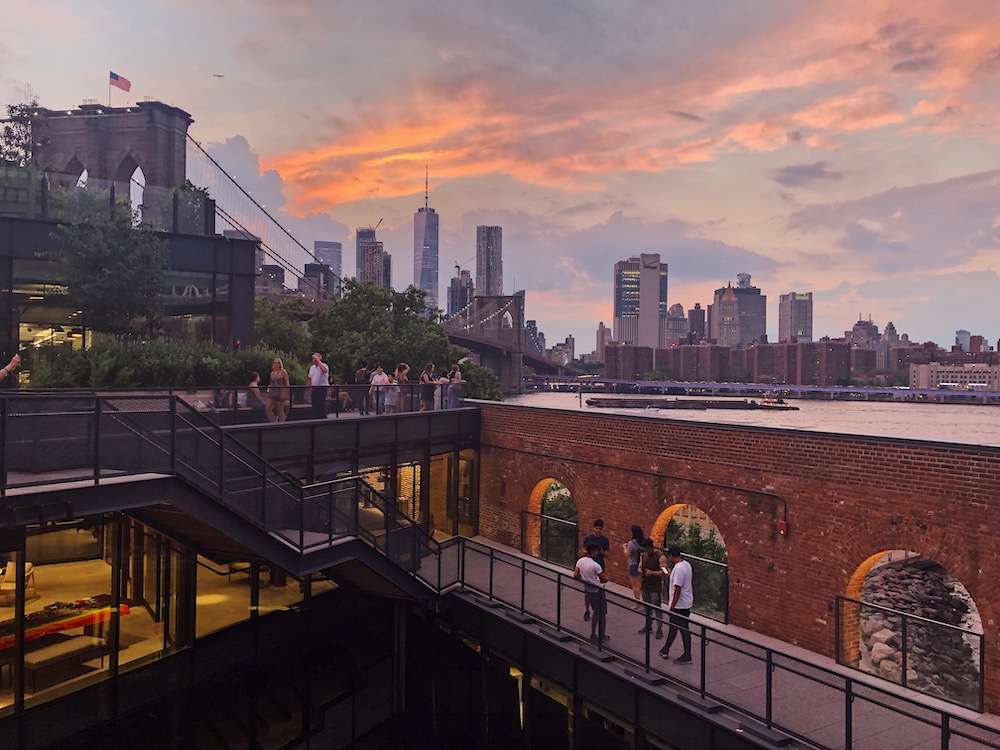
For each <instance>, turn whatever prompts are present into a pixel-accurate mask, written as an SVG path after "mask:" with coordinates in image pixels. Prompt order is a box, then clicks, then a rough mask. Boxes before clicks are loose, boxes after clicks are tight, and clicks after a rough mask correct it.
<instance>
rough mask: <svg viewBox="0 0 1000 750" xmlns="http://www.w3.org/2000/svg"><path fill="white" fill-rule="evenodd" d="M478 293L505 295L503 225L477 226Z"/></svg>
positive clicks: (491, 295)
mask: <svg viewBox="0 0 1000 750" xmlns="http://www.w3.org/2000/svg"><path fill="white" fill-rule="evenodd" d="M476 294H477V295H479V296H481V297H500V296H502V295H503V227H488V226H478V227H476Z"/></svg>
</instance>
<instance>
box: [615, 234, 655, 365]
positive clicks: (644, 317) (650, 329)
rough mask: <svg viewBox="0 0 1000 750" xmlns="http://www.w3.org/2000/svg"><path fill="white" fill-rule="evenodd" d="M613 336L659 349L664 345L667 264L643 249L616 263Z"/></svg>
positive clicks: (619, 339)
mask: <svg viewBox="0 0 1000 750" xmlns="http://www.w3.org/2000/svg"><path fill="white" fill-rule="evenodd" d="M614 273H615V277H614V290H615V291H614V293H615V319H614V324H613V325H614V329H613V333H614V340H615V341H618V342H621V343H623V344H631V345H635V346H646V347H649V348H650V349H658V348H662V347H664V346H666V333H667V326H666V322H667V264H666V263H661V262H660V256H659V255H657V254H655V253H652V254H646V253H643V254H642V255H640V256H638V257H632V258H629V259H628V260H622V261H619V262H618V263H616V264H615V270H614Z"/></svg>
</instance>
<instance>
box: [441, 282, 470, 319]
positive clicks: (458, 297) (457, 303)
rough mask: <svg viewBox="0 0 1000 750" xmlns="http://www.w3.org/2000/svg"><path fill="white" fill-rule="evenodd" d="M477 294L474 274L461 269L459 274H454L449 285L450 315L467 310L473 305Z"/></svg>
mask: <svg viewBox="0 0 1000 750" xmlns="http://www.w3.org/2000/svg"><path fill="white" fill-rule="evenodd" d="M474 295H475V287H474V286H473V284H472V274H471V273H470V272H468V271H462V270H459V272H458V275H457V276H453V277H452V279H451V283H450V284H449V285H448V317H449V318H451V317H452V316H455V315H459V314H460V313H462V312H467V311H468V308H469V306H470V305H472V298H473V296H474Z"/></svg>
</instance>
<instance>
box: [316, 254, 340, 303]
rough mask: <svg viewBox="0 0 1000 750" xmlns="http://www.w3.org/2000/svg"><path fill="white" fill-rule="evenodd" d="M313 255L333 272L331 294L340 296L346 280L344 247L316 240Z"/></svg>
mask: <svg viewBox="0 0 1000 750" xmlns="http://www.w3.org/2000/svg"><path fill="white" fill-rule="evenodd" d="M313 255H315V256H316V259H317V260H318V261H319V262H320V263H322V264H323V265H325V266H326V267H327V268H329V269H330V270H331V271H332V272H333V283H332V285H331V287H330V289H329V294H331V295H333V296H336V295H338V294H340V291H341V289H342V287H343V278H344V246H343V245H342V244H341V243H340V242H330V241H326V240H316V241H315V242H313Z"/></svg>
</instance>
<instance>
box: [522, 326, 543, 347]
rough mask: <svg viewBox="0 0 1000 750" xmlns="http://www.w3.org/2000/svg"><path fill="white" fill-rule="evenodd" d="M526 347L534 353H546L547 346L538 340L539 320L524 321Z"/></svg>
mask: <svg viewBox="0 0 1000 750" xmlns="http://www.w3.org/2000/svg"><path fill="white" fill-rule="evenodd" d="M524 349H525V351H528V352H531V353H532V354H541V355H544V354H545V347H543V346H541V345H540V343H539V341H538V322H537V321H534V320H526V321H524Z"/></svg>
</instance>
